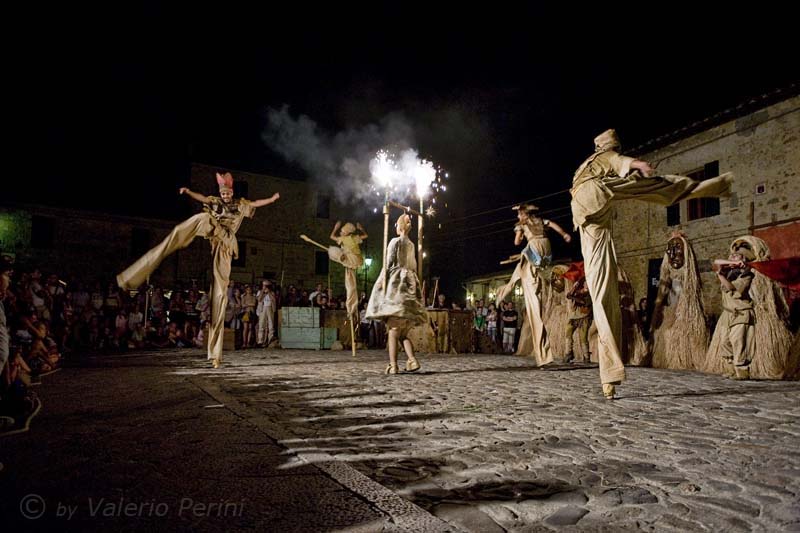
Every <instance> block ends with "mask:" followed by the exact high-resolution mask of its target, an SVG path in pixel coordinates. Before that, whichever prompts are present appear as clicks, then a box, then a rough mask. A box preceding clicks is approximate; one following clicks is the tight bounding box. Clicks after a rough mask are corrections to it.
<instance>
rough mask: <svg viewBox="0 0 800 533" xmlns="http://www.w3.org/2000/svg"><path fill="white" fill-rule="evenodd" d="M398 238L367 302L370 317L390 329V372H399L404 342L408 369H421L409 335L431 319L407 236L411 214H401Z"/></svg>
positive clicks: (398, 223) (367, 316)
mask: <svg viewBox="0 0 800 533" xmlns="http://www.w3.org/2000/svg"><path fill="white" fill-rule="evenodd" d="M395 229H396V231H397V237H395V238H394V239H392V240H391V241H389V246H388V248H387V251H386V265H384V270H383V271H382V272H381V275H380V276H379V277H378V279H377V280H376V281H375V286H374V287H373V289H372V294H371V295H370V297H369V303H368V304H367V314H366V318H367V319H372V320H382V321H384V322H385V323H386V327H387V328H388V330H389V340H388V342H387V348H388V349H389V366H388V367H387V368H386V373H387V374H397V373H398V368H397V343H398V342H402V343H403V348H404V349H405V352H406V356H407V357H408V361H407V362H406V372H414V371H416V370H419V362H418V361H417V359H416V357H414V346H413V345H412V343H411V340H410V339H409V338H408V334H409V332H410V330H411V328H413V327H414V326H417V325H420V324H424V323H425V322H426V321H427V320H428V318H427V315H426V314H425V307H424V305H423V304H422V289H421V287H420V284H419V279H418V278H417V259H416V256H415V250H414V243H412V242H411V240H410V239H409V238H408V233H409V231H410V230H411V217H409V216H408V215H406V214H403V215H400V217H399V218H398V219H397V223H396V224H395Z"/></svg>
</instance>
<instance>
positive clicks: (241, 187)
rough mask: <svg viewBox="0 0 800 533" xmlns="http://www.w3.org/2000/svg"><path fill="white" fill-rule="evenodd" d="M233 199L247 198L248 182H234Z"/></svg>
mask: <svg viewBox="0 0 800 533" xmlns="http://www.w3.org/2000/svg"><path fill="white" fill-rule="evenodd" d="M233 197H234V198H247V182H246V181H242V180H240V181H234V182H233Z"/></svg>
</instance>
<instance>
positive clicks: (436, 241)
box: [428, 213, 572, 246]
mask: <svg viewBox="0 0 800 533" xmlns="http://www.w3.org/2000/svg"><path fill="white" fill-rule="evenodd" d="M571 214H572V213H565V214H563V215H558V216H555V217H550V218H551V220H559V219H562V218H566V217H569V216H571ZM506 232H508V228H503V229H501V230H495V231H490V232H486V233H479V234H477V235H466V236H464V237H457V238H455V239H453V238H442V239H440V240H439V239H431V240H430V242H429V244H428V246H434V245H440V246H441V245H445V246H446V245H448V244H451V243H456V242H462V241H466V240H469V239H477V238H479V237H488V236H489V235H496V234H498V233H506ZM437 237H438V236H437Z"/></svg>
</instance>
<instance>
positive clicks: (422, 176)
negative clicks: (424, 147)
mask: <svg viewBox="0 0 800 533" xmlns="http://www.w3.org/2000/svg"><path fill="white" fill-rule="evenodd" d="M435 179H436V169H435V168H433V162H432V161H427V160H425V159H423V160H422V161H418V162H417V165H416V167H415V168H414V181H415V184H416V186H417V197H419V198H420V199H422V198H425V196H426V195H427V194H428V192H429V191H428V189H429V187H430V185H431V183H433V180H435Z"/></svg>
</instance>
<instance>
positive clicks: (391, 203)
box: [387, 200, 425, 217]
mask: <svg viewBox="0 0 800 533" xmlns="http://www.w3.org/2000/svg"><path fill="white" fill-rule="evenodd" d="M387 203H388V204H389V205H390V206H392V207H396V208H398V209H402V210H403V211H405V212H406V213H411V214H412V215H416V216H418V217H422V216H425V215H423V214H422V213H420V212H419V211H415V210H413V209H411V206H409V205H403V204H398V203H397V202H395V201H393V200H388V202H387Z"/></svg>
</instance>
